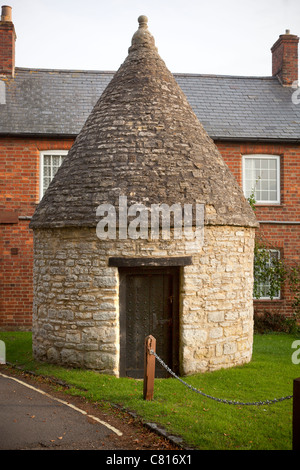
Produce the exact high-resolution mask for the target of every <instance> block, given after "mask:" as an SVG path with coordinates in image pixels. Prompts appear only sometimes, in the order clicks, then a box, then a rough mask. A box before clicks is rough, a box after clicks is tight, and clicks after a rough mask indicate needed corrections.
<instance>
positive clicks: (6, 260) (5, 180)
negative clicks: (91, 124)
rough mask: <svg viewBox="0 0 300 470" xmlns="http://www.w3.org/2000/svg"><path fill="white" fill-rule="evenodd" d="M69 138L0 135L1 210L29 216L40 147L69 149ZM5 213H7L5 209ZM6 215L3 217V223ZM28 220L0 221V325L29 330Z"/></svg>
mask: <svg viewBox="0 0 300 470" xmlns="http://www.w3.org/2000/svg"><path fill="white" fill-rule="evenodd" d="M72 143H73V141H72V140H58V141H55V140H46V139H36V140H35V139H22V138H4V139H3V138H2V139H1V140H0V179H1V193H0V211H1V210H5V211H9V212H10V211H13V212H17V214H18V217H21V218H22V217H23V218H24V217H30V216H32V214H33V213H34V210H35V207H36V205H37V203H38V202H39V161H40V153H39V152H40V151H42V150H68V149H69V148H70V147H71V145H72ZM6 213H7V212H6ZM6 221H7V218H6V219H5V218H2V222H6ZM29 222H30V220H20V219H19V221H18V223H0V328H1V329H30V327H31V321H32V300H33V293H32V267H33V235H32V230H30V229H29Z"/></svg>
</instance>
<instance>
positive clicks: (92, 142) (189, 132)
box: [30, 16, 257, 234]
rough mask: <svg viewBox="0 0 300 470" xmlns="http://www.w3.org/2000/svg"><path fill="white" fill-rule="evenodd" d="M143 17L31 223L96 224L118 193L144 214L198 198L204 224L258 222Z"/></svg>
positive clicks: (115, 203) (43, 225) (41, 225)
mask: <svg viewBox="0 0 300 470" xmlns="http://www.w3.org/2000/svg"><path fill="white" fill-rule="evenodd" d="M138 21H139V29H138V31H136V33H135V34H134V35H133V38H132V44H131V47H130V48H129V53H128V56H127V58H126V60H125V61H124V62H123V64H122V65H121V67H120V68H119V70H118V71H117V72H116V74H115V75H114V77H113V79H112V80H111V81H110V83H109V84H108V86H107V87H106V89H105V91H104V92H103V93H102V95H101V97H100V99H99V100H98V101H97V103H96V105H95V106H94V108H93V110H92V112H91V113H90V115H89V117H88V119H87V120H86V122H85V124H84V125H83V127H82V129H81V130H80V132H79V134H78V136H77V137H76V140H75V142H74V144H73V145H72V148H71V149H70V151H69V152H68V155H67V156H66V157H65V159H64V161H63V163H62V165H61V167H60V168H59V170H58V171H57V173H56V175H55V176H54V178H53V180H52V182H51V183H50V185H49V187H48V189H47V191H46V193H45V195H44V197H43V199H42V201H41V202H40V204H39V205H38V207H37V209H36V211H35V213H34V216H33V218H32V220H31V223H30V227H31V228H46V227H47V228H55V227H67V226H69V227H70V226H73V227H74V226H77V227H87V226H88V227H93V226H96V225H97V219H96V217H97V216H98V210H97V209H98V208H99V205H100V204H105V207H106V209H105V210H107V204H112V205H113V207H114V210H116V213H117V214H118V213H119V211H118V203H119V197H120V196H126V197H128V203H129V206H132V204H135V203H137V204H143V206H144V207H146V208H147V211H149V209H151V207H153V204H157V205H159V204H161V203H162V202H163V203H164V204H167V205H168V206H169V207H171V206H172V205H173V204H175V203H176V204H178V205H180V207H181V208H183V207H184V204H191V205H193V204H197V203H201V204H205V207H206V211H205V223H206V224H213V225H236V226H242V227H248V226H250V227H255V226H257V221H256V219H255V215H254V212H253V210H252V209H251V207H250V205H249V204H248V203H247V201H246V200H245V197H244V195H243V192H242V189H241V188H240V186H239V185H238V183H237V182H236V180H235V178H234V176H233V174H232V173H231V171H230V170H229V168H228V166H227V165H226V164H225V162H224V160H223V158H222V157H221V155H220V153H219V151H218V149H217V147H216V145H215V143H214V142H213V140H212V139H210V138H209V136H208V135H207V133H206V132H205V130H204V128H203V126H202V125H201V123H200V122H199V120H198V119H197V116H196V115H195V113H194V112H193V110H192V107H191V105H190V103H189V102H188V100H187V98H186V96H185V94H184V93H183V92H182V90H181V88H180V86H178V83H177V82H176V80H175V79H174V76H173V75H172V73H171V72H170V71H169V70H168V69H167V68H166V65H165V63H164V61H163V60H162V59H161V57H160V56H159V54H158V52H157V48H156V47H155V42H154V38H153V36H152V35H151V33H150V32H149V31H148V27H147V18H146V17H145V16H140V17H139V19H138ZM177 207H178V206H177ZM102 209H103V207H102ZM145 214H146V215H147V214H148V212H143V216H144V215H145ZM147 217H148V215H147ZM118 219H119V217H118ZM193 220H194V221H195V218H194V219H193ZM119 224H123V218H122V220H119ZM119 226H120V225H119ZM147 234H148V231H147Z"/></svg>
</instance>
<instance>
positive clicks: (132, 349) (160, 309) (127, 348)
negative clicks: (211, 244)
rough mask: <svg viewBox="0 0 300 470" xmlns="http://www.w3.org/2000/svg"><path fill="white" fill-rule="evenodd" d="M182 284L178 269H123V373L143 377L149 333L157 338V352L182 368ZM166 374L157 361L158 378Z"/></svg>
mask: <svg viewBox="0 0 300 470" xmlns="http://www.w3.org/2000/svg"><path fill="white" fill-rule="evenodd" d="M178 283H179V271H178V269H177V268H156V269H153V268H131V269H120V316H121V318H120V326H121V331H120V333H121V360H120V371H121V375H122V376H130V377H143V375H144V342H145V338H146V336H148V335H149V334H151V335H153V336H154V337H155V339H156V351H157V354H158V355H159V356H160V357H161V358H162V359H163V360H164V362H166V364H168V365H169V366H170V367H171V368H173V370H174V368H175V369H178V301H174V299H178ZM175 372H176V370H175ZM166 375H167V373H166V371H165V369H164V368H163V367H162V366H161V365H160V364H159V363H158V362H157V361H156V377H166Z"/></svg>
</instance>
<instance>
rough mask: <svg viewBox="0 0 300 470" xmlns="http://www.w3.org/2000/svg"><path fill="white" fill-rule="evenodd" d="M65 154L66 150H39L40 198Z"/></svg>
mask: <svg viewBox="0 0 300 470" xmlns="http://www.w3.org/2000/svg"><path fill="white" fill-rule="evenodd" d="M67 154H68V150H45V151H43V152H40V199H42V197H43V196H44V194H45V192H46V190H47V188H48V186H49V184H50V182H51V181H52V179H53V177H54V175H55V173H56V172H57V170H58V168H59V167H60V165H61V164H62V162H63V159H64V157H65V156H66V155H67Z"/></svg>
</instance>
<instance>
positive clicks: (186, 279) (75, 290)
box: [30, 16, 258, 377]
mask: <svg viewBox="0 0 300 470" xmlns="http://www.w3.org/2000/svg"><path fill="white" fill-rule="evenodd" d="M122 204H123V205H122ZM163 204H164V206H162V205H163ZM124 207H125V210H124ZM154 207H155V208H156V209H157V208H158V209H162V208H165V209H166V211H167V212H165V215H168V209H169V214H170V231H169V232H168V231H167V229H166V227H165V226H164V221H165V220H166V221H168V217H167V216H166V218H165V219H164V218H160V219H155V220H156V221H157V220H159V221H160V223H159V227H158V232H157V231H156V232H153V231H152V229H153V222H152V226H151V221H152V219H150V223H149V217H150V215H151V214H152V213H153V212H152V210H153V208H154ZM175 207H176V208H177V209H178V207H179V212H177V214H181V216H182V219H180V218H179V219H176V217H175V212H173V209H174V208H175ZM141 208H143V209H145V210H141ZM185 208H186V209H187V208H189V209H190V208H192V210H193V216H192V218H188V217H187V218H186V219H185V216H186V212H185ZM199 208H200V209H201V208H202V209H203V211H202V212H201V211H200V212H199V213H200V214H202V215H203V219H202V218H201V217H200V219H199V220H200V224H198V222H199V220H198V218H197V210H198V209H199ZM139 209H140V210H139ZM145 214H146V216H147V220H146V219H145ZM189 214H190V213H189ZM178 220H181V221H186V220H189V221H191V222H192V223H191V224H187V228H188V230H186V231H185V230H181V232H180V230H179V224H178ZM201 222H202V223H201ZM257 225H258V224H257V222H256V218H255V215H254V213H253V211H252V209H251V207H250V206H249V204H248V203H247V201H246V200H245V197H244V195H243V193H242V190H241V189H240V187H239V186H238V184H237V182H236V180H235V178H234V176H233V175H232V173H231V172H230V171H229V169H228V167H227V165H226V164H225V163H224V161H223V159H222V157H221V155H220V153H219V151H218V150H217V147H216V146H215V144H214V143H213V141H212V140H211V138H210V137H209V136H208V135H207V133H206V132H205V131H204V129H203V127H202V125H201V123H200V122H199V120H198V119H197V117H196V115H195V114H194V112H193V111H192V108H191V106H190V105H189V103H188V101H187V99H186V97H185V95H184V94H183V92H182V90H181V88H180V87H179V86H178V84H177V82H176V81H175V79H174V77H173V75H172V74H171V73H170V72H169V70H168V69H167V68H166V65H165V63H164V62H163V60H162V59H161V58H160V56H159V54H158V51H157V48H156V46H155V42H154V39H153V37H152V35H151V34H150V32H149V31H148V26H147V18H146V17H144V16H141V17H140V18H139V29H138V31H137V32H136V33H135V34H134V36H133V38H132V44H131V47H130V48H129V53H128V56H127V58H126V60H125V61H124V63H123V64H122V65H121V67H120V68H119V70H118V71H117V72H116V73H115V75H114V77H113V79H112V80H111V82H110V83H109V84H108V86H107V88H106V89H105V91H104V92H103V94H102V95H101V97H100V98H99V100H98V102H97V103H96V105H95V107H94V109H93V111H92V112H91V114H90V116H89V117H88V119H87V121H86V123H85V124H84V126H83V128H82V130H81V132H80V133H79V135H78V136H77V138H76V140H75V142H74V144H73V146H72V148H71V150H70V151H69V153H68V155H67V156H66V157H65V159H64V161H63V163H62V165H61V167H60V169H59V170H58V172H57V174H56V176H55V177H54V179H53V180H52V182H51V184H50V186H49V188H48V189H47V191H46V193H45V195H44V197H43V199H42V200H41V202H40V204H39V206H38V208H37V210H36V211H35V214H34V216H33V218H32V220H31V223H30V227H31V228H32V229H33V231H34V313H33V348H34V354H35V357H36V358H37V359H39V360H45V361H50V362H55V363H59V364H64V365H68V366H76V367H77V366H78V367H84V368H91V369H94V370H97V371H100V372H103V373H109V374H114V375H116V376H133V377H141V376H142V374H143V357H144V340H145V337H146V336H147V335H148V334H152V335H153V336H154V337H155V338H156V341H157V348H156V350H157V353H158V355H159V356H160V357H161V358H162V359H163V360H164V361H165V362H166V363H167V364H168V365H169V366H170V367H171V368H172V370H174V371H175V372H178V373H180V374H183V375H187V374H192V373H195V372H202V371H208V370H214V369H217V368H221V367H230V366H234V365H239V364H242V363H245V362H248V361H249V360H250V359H251V355H252V338H253V299H252V292H253V247H254V236H255V227H257ZM104 226H106V228H105V230H104ZM182 226H183V222H182V224H181V228H182ZM141 228H143V230H141ZM184 228H186V227H184ZM199 228H200V230H198V229H199ZM177 230H179V231H177ZM178 233H179V234H180V236H178ZM197 234H198V235H197ZM199 234H200V235H199ZM156 373H157V376H164V375H165V372H164V370H163V369H160V367H159V365H158V364H157V368H156Z"/></svg>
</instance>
